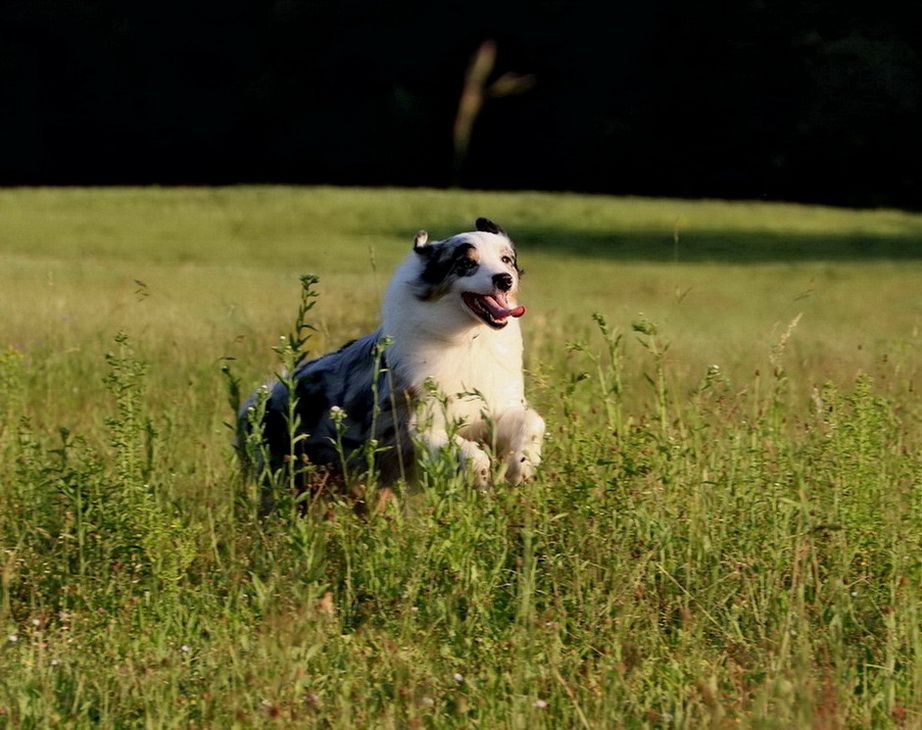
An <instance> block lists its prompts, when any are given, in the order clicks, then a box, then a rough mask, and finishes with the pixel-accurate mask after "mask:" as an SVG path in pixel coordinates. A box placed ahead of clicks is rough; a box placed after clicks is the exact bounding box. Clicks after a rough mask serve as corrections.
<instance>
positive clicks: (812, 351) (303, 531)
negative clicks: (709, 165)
mask: <svg viewBox="0 0 922 730" xmlns="http://www.w3.org/2000/svg"><path fill="white" fill-rule="evenodd" d="M478 215H487V216H489V217H492V218H494V219H495V220H497V221H499V222H501V223H502V224H503V225H504V226H505V227H506V228H507V230H509V231H510V233H511V234H512V235H513V237H514V238H515V239H516V240H517V242H518V246H519V252H520V259H521V263H522V264H523V265H524V266H525V268H526V271H527V274H526V279H525V282H524V292H523V295H522V300H523V302H524V303H525V304H527V305H528V308H529V311H528V314H527V315H526V316H525V318H524V319H523V320H522V323H523V327H524V329H525V332H526V342H527V361H528V367H529V370H530V374H529V389H530V394H531V398H532V400H533V402H534V404H535V405H536V406H537V407H538V408H539V410H541V411H542V413H544V415H545V416H546V420H547V421H548V424H549V438H548V442H547V446H546V454H547V460H546V463H545V465H544V467H543V469H542V472H541V475H540V477H539V479H538V481H537V482H536V483H535V484H532V485H529V486H528V487H525V488H521V489H515V490H513V489H503V488H500V489H498V490H496V491H495V492H494V493H491V494H481V493H478V492H476V491H472V490H471V489H469V488H468V487H467V486H465V485H464V484H463V482H462V481H461V480H460V479H458V478H457V476H455V475H454V474H453V472H452V470H451V469H450V468H448V465H442V467H443V468H441V470H438V469H437V470H436V472H434V473H432V474H430V475H429V477H428V479H427V481H426V485H425V486H424V487H423V488H421V491H420V493H419V494H416V495H415V496H411V495H408V494H406V493H405V491H404V490H402V489H399V488H398V489H397V496H398V499H397V500H394V501H392V502H389V503H388V504H387V505H383V504H382V506H381V508H380V510H378V511H374V510H373V511H372V512H371V514H357V513H356V510H355V507H356V504H355V499H354V498H344V497H340V498H336V499H331V500H328V501H326V502H322V503H320V504H318V506H317V508H316V509H315V510H314V511H313V512H312V513H311V514H310V515H309V516H308V517H306V518H295V517H293V516H292V515H290V514H288V513H279V514H275V515H272V516H270V517H269V518H264V519H260V518H259V517H258V516H257V514H256V512H257V510H256V501H257V499H256V495H255V494H254V491H255V490H254V489H253V487H252V485H248V484H245V483H243V482H241V480H240V479H239V477H238V474H237V470H236V468H235V464H234V460H233V454H232V450H231V448H230V445H229V444H230V432H229V431H228V430H227V428H226V427H225V426H224V421H226V420H228V419H229V418H230V409H229V406H228V405H227V395H226V380H225V378H224V377H223V375H222V373H221V367H222V365H224V364H227V363H230V365H231V367H232V369H233V372H234V373H235V374H236V375H237V376H238V377H239V378H240V379H241V382H242V384H243V387H244V389H249V388H250V387H252V386H255V385H256V384H257V383H259V382H261V381H262V380H264V379H265V378H266V377H268V376H269V375H270V374H271V373H272V372H273V370H274V368H275V367H277V361H276V359H275V355H274V354H273V352H272V347H273V346H274V345H276V344H277V343H278V336H279V335H280V334H282V333H284V332H287V331H288V330H289V329H290V326H291V321H292V319H293V317H294V314H295V311H296V308H297V303H298V274H300V273H304V272H314V273H317V274H319V275H320V285H319V287H318V290H319V292H320V300H319V303H318V305H317V307H316V308H315V309H314V310H313V312H312V313H311V315H312V317H313V321H314V324H315V325H316V326H317V327H318V331H317V333H316V334H315V336H314V338H313V339H312V340H311V342H310V343H309V347H310V348H311V350H312V351H315V352H317V353H319V352H322V351H324V350H326V349H328V348H331V347H334V346H337V345H338V344H340V343H341V342H343V341H345V340H346V339H349V338H352V337H354V336H356V335H358V334H360V333H363V332H365V331H367V330H369V329H370V328H371V327H373V326H374V325H375V324H376V322H377V311H378V302H379V293H380V292H381V291H382V290H383V288H384V286H385V284H386V282H387V278H388V275H389V272H390V270H391V269H392V267H393V266H394V264H395V263H396V262H397V261H398V260H399V259H400V258H401V257H402V256H403V255H404V254H405V251H406V250H407V249H408V247H409V246H410V245H411V240H412V236H413V234H414V233H415V231H416V230H417V229H419V228H421V227H423V228H427V229H428V230H429V231H430V234H431V237H435V238H440V237H444V236H447V235H449V234H451V233H455V232H457V231H459V230H466V229H467V228H469V227H470V226H471V224H472V221H473V220H474V218H476V217H477V216H478ZM920 281H922V216H918V215H911V214H906V213H901V212H898V211H844V210H837V209H829V208H816V207H804V206H791V205H767V204H757V203H752V204H740V203H725V202H718V201H669V200H642V199H613V198H603V197H589V196H576V195H548V194H533V193H504V194H494V193H490V194H487V193H467V192H464V193H462V192H444V191H431V190H341V189H329V188H307V189H304V188H239V189H238V188H234V189H169V190H158V189H106V190H82V189H73V190H7V191H0V312H2V314H3V317H2V319H0V348H3V354H2V356H0V468H2V473H3V474H4V475H5V476H4V477H2V478H0V577H2V580H0V624H2V626H0V628H2V629H3V630H4V631H5V633H4V634H3V637H4V638H3V640H2V645H0V675H2V676H3V677H4V681H3V683H2V688H0V726H2V725H3V724H4V723H6V724H9V725H11V726H23V725H24V726H29V725H31V726H36V727H43V726H47V725H49V724H52V723H55V722H56V723H61V724H64V725H89V724H100V725H102V726H108V727H124V726H126V725H128V726H130V725H142V724H145V723H146V724H148V725H150V726H154V727H172V726H188V725H190V724H192V723H194V724H196V725H199V726H205V727H228V726H232V725H234V724H237V725H238V726H240V727H251V726H254V725H267V726H268V725H272V724H282V725H290V724H292V723H294V724H297V725H303V726H312V725H336V726H344V727H345V726H369V725H375V726H384V727H391V726H393V727H404V726H408V725H409V726H414V727H415V726H422V725H425V726H439V727H442V726H459V727H462V726H463V727H469V726H471V725H481V726H484V727H495V726H497V725H500V726H517V727H518V726H521V727H541V726H546V727H561V726H581V725H582V726H591V727H600V726H601V727H619V726H626V727H640V726H650V727H674V726H678V727H698V726H701V725H703V724H708V723H710V724H714V725H717V726H720V725H722V724H737V723H738V724H742V725H745V726H758V727H779V728H781V727H792V726H810V725H813V726H824V727H838V726H844V725H850V726H867V725H874V726H883V727H887V726H893V727H911V726H915V725H916V724H918V723H919V722H922V704H920V703H922V684H920V679H919V678H920V677H922V632H920V625H922V615H920V608H922V601H920V598H919V596H920V595H922V590H920V589H922V564H920V558H919V556H920V555H922V456H920V454H922V428H920V419H922V398H920V396H919V394H918V385H919V380H920V367H922V365H920V363H922V337H920V326H922V298H920V297H919V295H918V291H919V282H920ZM593 313H599V314H600V315H601V317H600V318H597V319H594V318H593V316H592V315H593ZM600 322H601V323H602V326H601V327H600ZM119 332H123V333H125V335H126V337H127V339H125V338H122V337H119V341H118V342H116V340H115V337H116V335H117V333H119ZM365 497H366V500H367V501H369V503H371V504H374V503H375V499H376V497H375V495H374V494H370V493H369V494H366V495H365Z"/></svg>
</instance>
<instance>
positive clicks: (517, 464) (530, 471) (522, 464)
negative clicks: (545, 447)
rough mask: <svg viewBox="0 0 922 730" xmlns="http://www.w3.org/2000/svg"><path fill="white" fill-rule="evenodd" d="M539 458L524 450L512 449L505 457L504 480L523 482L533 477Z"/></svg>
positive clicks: (512, 482)
mask: <svg viewBox="0 0 922 730" xmlns="http://www.w3.org/2000/svg"><path fill="white" fill-rule="evenodd" d="M540 462H541V458H540V457H538V456H536V455H535V454H530V453H528V452H526V451H514V452H512V453H511V454H509V456H507V457H506V481H507V482H509V483H510V484H523V483H525V482H530V481H531V480H532V479H534V478H535V472H536V471H537V469H538V464H539V463H540Z"/></svg>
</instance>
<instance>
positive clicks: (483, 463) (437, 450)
mask: <svg viewBox="0 0 922 730" xmlns="http://www.w3.org/2000/svg"><path fill="white" fill-rule="evenodd" d="M413 437H414V439H415V440H416V442H417V443H418V444H419V445H420V446H421V447H422V448H423V449H425V451H426V452H427V453H428V455H429V457H430V458H433V459H437V458H438V457H439V455H440V454H441V453H442V451H443V450H444V449H445V448H446V447H447V446H448V445H449V444H451V445H453V446H454V447H455V448H456V449H457V450H458V456H459V459H460V462H461V468H462V469H464V470H465V471H468V472H470V474H471V475H472V476H473V478H474V482H475V483H476V485H477V486H478V487H480V488H484V487H486V486H488V485H489V483H490V457H489V456H488V455H487V453H486V452H485V451H484V450H483V449H481V448H480V447H479V446H478V445H477V444H475V443H474V442H473V441H468V440H467V439H465V438H462V437H461V436H458V435H455V436H452V437H451V438H450V439H449V437H448V433H447V432H445V431H442V430H434V431H432V430H430V431H422V432H420V431H417V432H415V433H413Z"/></svg>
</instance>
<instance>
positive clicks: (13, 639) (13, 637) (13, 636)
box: [6, 634, 19, 644]
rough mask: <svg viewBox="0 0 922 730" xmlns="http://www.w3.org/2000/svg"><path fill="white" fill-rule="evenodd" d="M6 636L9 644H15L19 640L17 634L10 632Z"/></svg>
mask: <svg viewBox="0 0 922 730" xmlns="http://www.w3.org/2000/svg"><path fill="white" fill-rule="evenodd" d="M6 638H7V639H8V640H9V642H10V643H11V644H15V643H16V642H17V641H19V634H10V635H9V636H7V637H6Z"/></svg>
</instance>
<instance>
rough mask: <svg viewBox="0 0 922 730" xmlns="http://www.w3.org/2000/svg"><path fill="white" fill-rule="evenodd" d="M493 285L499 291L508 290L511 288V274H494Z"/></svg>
mask: <svg viewBox="0 0 922 730" xmlns="http://www.w3.org/2000/svg"><path fill="white" fill-rule="evenodd" d="M493 286H495V287H496V288H497V289H499V290H500V291H509V290H510V289H511V288H512V274H494V275H493Z"/></svg>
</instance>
